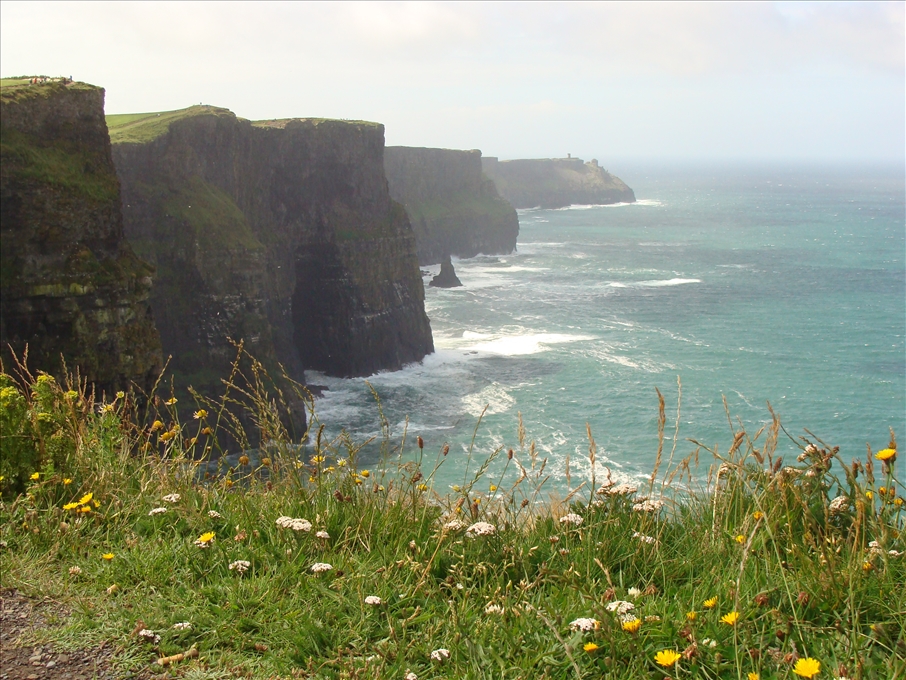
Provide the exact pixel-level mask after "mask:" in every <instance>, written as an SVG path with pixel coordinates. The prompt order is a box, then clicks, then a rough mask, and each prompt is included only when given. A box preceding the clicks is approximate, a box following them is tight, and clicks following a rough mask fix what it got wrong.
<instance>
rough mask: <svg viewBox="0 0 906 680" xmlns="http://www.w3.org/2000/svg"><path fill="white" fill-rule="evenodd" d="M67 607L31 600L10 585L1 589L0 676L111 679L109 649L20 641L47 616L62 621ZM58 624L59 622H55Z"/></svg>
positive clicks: (12, 679)
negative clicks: (56, 647)
mask: <svg viewBox="0 0 906 680" xmlns="http://www.w3.org/2000/svg"><path fill="white" fill-rule="evenodd" d="M69 614H70V612H69V610H68V609H67V608H66V607H65V606H63V605H62V604H60V603H59V602H54V601H53V600H49V599H44V600H33V599H31V598H28V597H25V596H24V595H22V594H21V593H19V592H17V591H16V590H13V589H8V590H6V589H5V590H0V680H37V679H38V678H54V679H55V680H95V679H96V680H113V679H114V678H117V677H119V676H118V675H117V674H116V673H115V672H114V670H113V668H112V666H111V664H110V656H111V654H112V653H113V650H112V649H106V648H105V646H104V645H101V646H100V647H97V648H95V649H78V650H74V651H73V650H67V651H65V652H61V651H59V650H56V649H55V648H54V646H53V645H50V644H44V645H31V644H23V642H22V637H23V636H27V634H28V633H30V632H32V631H34V630H37V629H39V628H46V627H48V625H50V624H48V620H53V621H60V622H62V621H65V620H66V619H67V618H68V617H69ZM57 625H59V624H57Z"/></svg>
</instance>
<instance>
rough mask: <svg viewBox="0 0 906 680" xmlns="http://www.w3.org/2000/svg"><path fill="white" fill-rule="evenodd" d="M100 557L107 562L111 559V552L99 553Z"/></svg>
mask: <svg viewBox="0 0 906 680" xmlns="http://www.w3.org/2000/svg"><path fill="white" fill-rule="evenodd" d="M101 559H102V560H106V561H108V562H109V561H110V560H112V559H113V553H104V554H103V555H101Z"/></svg>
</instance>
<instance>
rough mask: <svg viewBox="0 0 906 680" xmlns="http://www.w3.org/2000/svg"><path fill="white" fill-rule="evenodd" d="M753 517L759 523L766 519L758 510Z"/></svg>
mask: <svg viewBox="0 0 906 680" xmlns="http://www.w3.org/2000/svg"><path fill="white" fill-rule="evenodd" d="M752 517H753V518H754V519H755V521H756V522H757V521H759V520H761V519H764V513H763V512H762V511H761V510H756V511H755V512H753V513H752Z"/></svg>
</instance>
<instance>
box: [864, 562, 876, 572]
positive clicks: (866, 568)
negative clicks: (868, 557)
mask: <svg viewBox="0 0 906 680" xmlns="http://www.w3.org/2000/svg"><path fill="white" fill-rule="evenodd" d="M874 568H875V565H873V564H872V563H871V562H863V563H862V571H864V572H865V573H866V574H867V573H868V572H870V571H871V570H872V569H874Z"/></svg>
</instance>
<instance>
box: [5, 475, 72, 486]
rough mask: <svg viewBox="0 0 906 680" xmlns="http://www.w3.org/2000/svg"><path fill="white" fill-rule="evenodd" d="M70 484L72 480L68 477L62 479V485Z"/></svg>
mask: <svg viewBox="0 0 906 680" xmlns="http://www.w3.org/2000/svg"><path fill="white" fill-rule="evenodd" d="M0 481H3V480H2V478H0ZM70 484H72V480H71V479H70V478H69V477H66V478H64V479H63V486H69V485H70Z"/></svg>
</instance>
